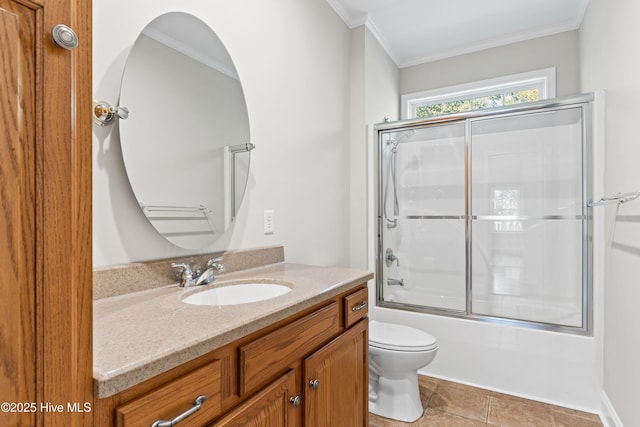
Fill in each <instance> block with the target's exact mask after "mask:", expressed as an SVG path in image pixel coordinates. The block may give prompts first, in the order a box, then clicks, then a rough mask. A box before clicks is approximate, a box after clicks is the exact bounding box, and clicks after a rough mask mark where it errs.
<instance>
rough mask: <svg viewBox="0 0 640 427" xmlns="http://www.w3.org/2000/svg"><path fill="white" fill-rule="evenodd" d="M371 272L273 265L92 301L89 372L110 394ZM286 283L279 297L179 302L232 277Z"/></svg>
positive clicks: (343, 288)
mask: <svg viewBox="0 0 640 427" xmlns="http://www.w3.org/2000/svg"><path fill="white" fill-rule="evenodd" d="M372 277H373V274H371V273H369V272H366V271H362V270H355V269H350V268H343V267H317V266H308V265H299V264H289V263H284V262H282V263H277V264H271V265H267V266H264V267H258V268H252V269H248V270H243V271H238V272H235V273H227V274H224V275H223V276H220V277H219V279H218V280H216V281H215V282H214V283H212V284H211V285H206V286H198V287H191V288H180V287H179V286H178V285H177V284H176V285H170V286H163V287H160V288H155V289H150V290H143V291H138V292H133V293H129V294H124V295H118V296H113V297H109V298H103V299H99V300H96V301H94V307H93V347H94V348H93V367H94V368H93V369H94V371H93V376H94V388H95V392H96V395H97V396H98V397H100V398H104V397H108V396H111V395H113V394H116V393H118V392H120V391H122V390H125V389H127V388H129V387H131V386H133V385H136V384H138V383H140V382H142V381H145V380H147V379H149V378H151V377H154V376H156V375H158V374H161V373H163V372H166V371H168V370H169V369H171V368H174V367H176V366H179V365H181V364H183V363H185V362H188V361H189V360H192V359H195V358H197V357H199V356H201V355H204V354H206V353H208V352H210V351H212V350H215V349H217V348H219V347H221V346H223V345H225V344H228V343H230V342H232V341H235V340H237V339H239V338H241V337H243V336H245V335H247V334H250V333H252V332H255V331H257V330H260V329H262V328H264V327H267V326H269V325H271V324H273V323H276V322H278V321H279V320H282V319H284V318H286V317H289V316H291V315H293V314H295V313H297V312H299V311H302V310H304V309H306V308H308V307H311V306H313V305H315V304H317V303H318V302H321V301H323V300H325V299H328V298H331V297H333V296H335V295H338V294H340V293H342V292H345V291H347V290H349V289H351V288H353V287H355V286H357V285H359V284H361V283H363V282H364V281H367V280H369V279H371V278H372ZM247 281H251V282H261V281H262V282H274V283H282V284H290V285H292V290H291V292H288V293H286V294H284V295H281V296H279V297H277V298H273V299H269V300H265V301H259V302H254V303H249V304H242V305H228V306H197V305H190V304H185V303H183V302H182V299H183V298H184V297H186V296H187V295H191V294H193V293H194V292H200V291H203V290H206V289H210V288H213V287H217V286H223V285H225V284H230V283H233V282H247Z"/></svg>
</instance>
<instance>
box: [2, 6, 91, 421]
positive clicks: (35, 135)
mask: <svg viewBox="0 0 640 427" xmlns="http://www.w3.org/2000/svg"><path fill="white" fill-rule="evenodd" d="M56 24H66V25H68V26H70V27H71V28H73V29H74V30H75V32H76V33H77V34H78V36H79V39H80V46H79V47H78V48H77V49H75V50H74V51H68V50H65V49H62V48H59V47H57V46H55V45H54V44H53V42H52V41H51V29H52V28H53V27H54V26H55V25H56ZM90 108H91V1H90V0H32V1H30V0H0V137H1V139H0V296H1V299H0V402H8V403H9V404H10V405H13V406H11V407H9V411H8V412H7V411H5V409H7V408H6V407H3V410H2V411H0V425H8V426H33V425H44V424H45V423H46V425H47V426H79V425H85V426H89V425H91V416H90V413H87V412H88V410H90V408H88V407H87V406H85V403H89V404H90V403H91V402H92V357H91V356H92V355H91V351H92V350H91V323H92V319H91V306H92V298H91V294H92V283H91V277H92V268H91V120H90ZM48 404H51V405H52V406H49V405H48ZM60 405H62V407H61V406H60ZM48 409H51V410H48ZM53 409H56V410H55V411H53Z"/></svg>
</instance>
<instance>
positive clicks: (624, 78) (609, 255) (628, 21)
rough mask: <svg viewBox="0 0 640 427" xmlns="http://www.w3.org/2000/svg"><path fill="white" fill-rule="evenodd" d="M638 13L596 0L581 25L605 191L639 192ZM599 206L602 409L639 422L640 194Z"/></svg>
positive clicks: (585, 86) (628, 4)
mask: <svg viewBox="0 0 640 427" xmlns="http://www.w3.org/2000/svg"><path fill="white" fill-rule="evenodd" d="M639 16H640V3H638V2H637V1H634V0H618V1H614V2H611V1H606V0H591V1H590V3H589V8H588V9H587V13H586V15H585V18H584V21H583V23H582V27H581V29H580V59H581V73H582V78H581V86H582V90H584V91H589V90H593V89H604V90H605V91H606V104H605V105H606V112H605V114H606V143H605V147H606V155H605V157H606V166H605V183H604V185H605V190H604V192H605V194H613V193H617V192H630V191H640V167H639V166H638V165H639V159H640V134H639V133H638V128H637V122H638V119H637V109H638V99H639V97H640V77H639V76H640V59H639V58H638V55H637V51H638V39H640V28H639V27H638V25H637V18H638V17H639ZM602 209H603V212H605V213H606V219H605V224H606V234H605V236H606V256H605V260H606V266H605V274H606V276H605V277H606V279H605V295H604V300H605V334H604V335H605V343H604V392H605V393H606V396H603V401H605V402H610V404H611V406H612V407H610V408H605V409H609V410H613V411H614V414H612V419H613V420H614V422H615V425H624V426H637V425H640V411H639V410H638V396H639V395H640V393H639V392H638V384H640V327H639V326H638V302H639V301H640V279H639V277H640V200H636V201H634V202H630V203H629V204H623V205H621V206H620V207H619V209H618V210H617V211H616V208H615V207H606V208H602ZM605 412H606V411H605ZM615 413H617V417H616V415H615ZM616 418H618V419H617V420H616ZM609 421H610V422H611V420H609ZM611 425H614V424H613V423H612V424H611Z"/></svg>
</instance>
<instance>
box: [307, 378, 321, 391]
mask: <svg viewBox="0 0 640 427" xmlns="http://www.w3.org/2000/svg"><path fill="white" fill-rule="evenodd" d="M309 387H311V388H312V389H314V390H317V389H318V387H320V381H319V380H318V379H317V378H316V379H315V380H311V381H309Z"/></svg>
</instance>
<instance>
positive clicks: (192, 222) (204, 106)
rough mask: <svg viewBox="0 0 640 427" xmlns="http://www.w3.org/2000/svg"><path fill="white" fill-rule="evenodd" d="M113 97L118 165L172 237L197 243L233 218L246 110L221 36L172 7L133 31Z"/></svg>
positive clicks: (242, 174)
mask: <svg viewBox="0 0 640 427" xmlns="http://www.w3.org/2000/svg"><path fill="white" fill-rule="evenodd" d="M119 104H120V105H122V106H125V107H127V108H128V109H129V118H128V119H126V120H120V121H119V126H120V136H121V138H120V140H121V145H122V156H123V159H124V165H125V169H126V171H127V176H128V178H129V182H130V184H131V188H132V189H133V192H134V194H135V196H136V199H137V201H138V204H139V205H140V207H141V209H142V211H143V212H144V214H145V215H146V217H147V218H148V219H149V221H150V222H151V224H152V225H153V227H155V229H156V230H157V231H158V232H159V233H160V234H162V235H163V236H164V237H165V238H166V239H167V240H169V241H170V242H171V243H173V244H175V245H177V246H180V247H183V248H187V249H199V248H202V247H205V246H207V245H209V244H211V243H212V242H213V241H214V240H216V239H217V238H218V237H220V236H221V235H222V233H224V231H225V230H226V229H227V228H228V227H229V226H230V225H231V222H232V221H233V219H234V217H235V215H236V213H237V212H238V209H239V207H240V202H241V201H242V198H243V196H244V192H245V188H246V184H247V177H248V174H249V160H250V150H251V149H252V148H253V145H252V144H251V143H250V142H249V118H248V115H247V106H246V103H245V99H244V94H243V92H242V86H241V84H240V80H239V78H238V75H237V73H236V69H235V66H234V65H233V61H232V60H231V57H230V56H229V54H228V52H227V50H226V49H225V47H224V45H223V44H222V42H221V41H220V39H219V38H218V37H217V36H216V34H215V33H214V32H213V30H211V28H209V26H208V25H207V24H205V23H204V22H202V21H201V20H200V19H198V18H196V17H195V16H193V15H189V14H187V13H182V12H171V13H167V14H164V15H161V16H159V17H158V18H156V19H154V20H153V21H152V22H151V23H149V25H147V26H146V27H145V28H144V30H143V31H142V33H141V34H140V36H138V38H137V39H136V41H135V43H134V45H133V47H132V48H131V52H130V53H129V56H128V58H127V62H126V65H125V69H124V74H123V77H122V85H121V88H120V100H119Z"/></svg>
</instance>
